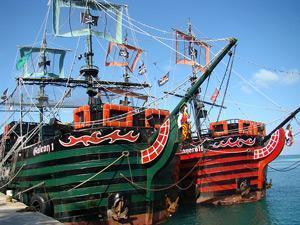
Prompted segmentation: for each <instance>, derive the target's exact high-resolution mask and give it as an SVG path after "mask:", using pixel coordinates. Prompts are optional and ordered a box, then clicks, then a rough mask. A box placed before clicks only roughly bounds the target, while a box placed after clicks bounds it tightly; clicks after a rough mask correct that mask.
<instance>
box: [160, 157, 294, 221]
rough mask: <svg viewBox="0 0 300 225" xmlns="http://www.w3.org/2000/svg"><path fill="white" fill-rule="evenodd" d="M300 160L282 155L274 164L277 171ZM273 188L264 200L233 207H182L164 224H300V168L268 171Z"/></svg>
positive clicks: (272, 164)
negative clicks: (286, 170)
mask: <svg viewBox="0 0 300 225" xmlns="http://www.w3.org/2000/svg"><path fill="white" fill-rule="evenodd" d="M297 161H299V162H300V157H299V156H283V157H279V158H278V159H276V160H275V161H274V162H272V163H271V166H272V167H274V168H276V169H281V168H286V167H289V166H290V165H292V163H295V162H297ZM268 178H269V179H272V183H273V187H272V188H271V189H269V190H268V193H267V196H266V198H265V199H263V200H261V201H258V202H253V203H245V204H239V205H233V206H199V205H198V206H180V208H179V210H178V213H177V214H176V215H175V216H174V217H173V218H171V219H170V220H169V221H168V222H167V223H165V225H286V224H287V225H299V224H300V166H299V167H297V168H295V169H293V170H291V171H288V172H278V171H274V170H273V171H272V170H271V169H270V170H269V171H268Z"/></svg>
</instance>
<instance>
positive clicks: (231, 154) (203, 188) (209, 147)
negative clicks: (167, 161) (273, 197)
mask: <svg viewBox="0 0 300 225" xmlns="http://www.w3.org/2000/svg"><path fill="white" fill-rule="evenodd" d="M241 122H242V123H243V122H244V121H242V120H240V123H241ZM222 123H223V124H222ZM249 123H250V124H251V126H252V125H254V126H256V127H257V126H259V125H258V123H255V122H252V121H250V122H249ZM213 124H215V125H219V124H222V125H224V124H226V126H227V123H225V122H224V121H221V122H218V123H213ZM254 126H252V128H253V127H254ZM263 126H264V125H263ZM211 127H212V126H211ZM212 130H213V128H212ZM224 132H225V133H224ZM229 133H230V131H229ZM264 133H265V131H264V130H261V132H257V129H249V130H247V131H246V132H245V131H242V130H240V132H238V133H237V134H231V135H228V130H225V131H224V130H223V131H219V132H214V131H213V136H214V138H212V139H209V140H208V139H207V141H204V143H202V144H199V145H197V144H195V143H192V142H190V143H186V144H185V145H183V146H182V147H181V148H180V151H179V152H177V153H176V155H177V160H178V161H177V165H178V168H179V169H178V170H179V171H180V176H179V178H180V179H182V183H181V186H182V187H188V186H189V185H190V186H189V189H188V190H187V191H185V192H184V193H183V196H184V197H183V198H184V200H185V201H186V202H189V203H198V204H215V205H231V204H237V203H242V202H253V201H258V200H260V199H261V198H263V197H264V196H265V194H266V189H267V188H268V187H270V184H268V182H267V169H268V168H267V167H268V164H269V163H270V162H272V161H273V160H274V159H276V157H277V156H279V154H280V153H281V151H282V149H283V148H284V145H285V132H284V130H283V128H280V129H278V130H277V131H276V132H274V133H273V135H272V136H271V137H270V139H269V140H268V142H266V143H265V144H263V138H264V137H265V134H264Z"/></svg>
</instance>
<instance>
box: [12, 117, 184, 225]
mask: <svg viewBox="0 0 300 225" xmlns="http://www.w3.org/2000/svg"><path fill="white" fill-rule="evenodd" d="M177 130H178V129H177V126H176V123H175V122H172V123H171V130H170V134H169V137H168V141H167V143H166V146H165V148H164V150H163V152H162V153H161V155H160V156H159V157H158V158H157V159H156V160H155V161H153V162H151V163H150V164H149V165H148V164H142V163H141V151H142V150H143V149H145V148H147V147H149V146H150V145H151V143H146V142H145V141H143V140H144V139H143V138H142V137H140V139H139V140H142V141H137V143H124V141H123V142H122V141H121V142H118V141H116V142H115V143H112V144H109V143H104V144H102V143H101V144H99V145H94V146H82V144H76V145H74V147H72V148H71V147H69V148H65V147H62V146H60V145H59V140H58V139H59V138H57V139H52V140H47V141H46V142H45V143H42V144H40V146H43V145H47V144H48V145H49V144H50V143H54V146H55V149H54V150H53V151H50V152H44V153H42V154H39V155H35V156H34V155H33V151H34V148H31V149H27V150H26V151H25V150H22V151H21V152H20V154H19V158H18V160H17V163H16V168H15V172H17V171H20V172H19V173H18V175H17V177H16V178H15V179H14V181H13V182H12V184H11V185H10V187H9V188H11V189H13V190H14V194H17V193H20V192H23V191H25V192H24V193H22V194H21V195H20V196H21V199H23V201H24V202H25V203H27V204H30V199H31V198H32V196H33V195H39V196H42V197H43V198H44V199H45V201H46V202H47V203H49V205H50V207H52V213H53V214H52V216H53V217H54V218H56V219H58V220H59V221H61V222H66V223H67V222H76V223H77V222H82V221H85V222H95V223H101V222H103V223H107V222H108V221H110V220H111V218H110V216H109V215H108V214H109V213H108V212H109V210H110V209H111V207H112V204H113V201H114V198H113V197H114V196H115V195H116V194H119V195H121V196H122V197H123V198H124V199H125V202H126V205H127V206H128V215H129V217H128V221H129V222H131V223H133V224H140V221H141V220H144V224H152V223H157V222H161V221H162V220H164V219H166V218H167V216H169V215H167V214H168V213H167V212H166V204H165V196H166V195H167V196H171V197H172V199H173V198H176V197H177V191H176V189H174V188H166V189H165V190H158V189H160V188H161V187H167V186H170V185H172V184H173V183H174V182H175V180H174V177H173V176H168V175H166V176H164V179H159V180H156V179H155V178H156V177H157V175H159V174H160V175H163V174H164V173H165V172H166V171H168V173H169V172H170V171H173V169H174V168H173V165H172V164H171V163H170V162H171V159H172V156H173V153H174V151H176V148H177V144H176V141H177ZM59 146H60V147H59ZM124 152H126V153H127V152H128V156H127V155H124ZM122 155H123V156H122ZM95 175H96V176H95ZM160 177H161V176H160ZM91 178H92V179H91ZM41 182H42V184H41ZM36 185H37V187H35V188H33V189H31V190H28V189H30V188H32V187H34V186H36ZM155 189H157V190H155ZM27 190H28V191H27ZM161 212H164V213H163V215H164V216H162V213H161ZM135 216H138V217H139V220H137V221H136V222H135V221H134V220H132V221H131V219H132V218H134V217H135ZM164 217H165V218H164ZM140 218H142V219H140ZM111 221H113V223H114V222H116V221H114V220H111ZM123 222H124V221H123Z"/></svg>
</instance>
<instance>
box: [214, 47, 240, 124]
mask: <svg viewBox="0 0 300 225" xmlns="http://www.w3.org/2000/svg"><path fill="white" fill-rule="evenodd" d="M235 50H236V45H235V46H234V49H233V51H232V53H231V54H232V57H230V59H231V62H230V66H229V73H228V79H227V83H226V86H225V91H224V94H223V99H222V103H221V107H220V110H219V114H218V117H217V121H219V119H220V116H221V112H222V109H223V106H224V101H225V97H226V94H227V90H228V86H229V81H230V77H231V71H232V66H233V61H234V56H235ZM230 59H229V60H230ZM226 70H227V68H226ZM225 73H226V72H225Z"/></svg>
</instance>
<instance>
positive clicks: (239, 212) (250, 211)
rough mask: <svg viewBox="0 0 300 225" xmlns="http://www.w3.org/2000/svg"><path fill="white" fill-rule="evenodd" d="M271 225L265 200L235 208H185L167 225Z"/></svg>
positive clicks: (273, 222) (272, 222)
mask: <svg viewBox="0 0 300 225" xmlns="http://www.w3.org/2000/svg"><path fill="white" fill-rule="evenodd" d="M171 224H172V225H179V224H180V225H192V224H194V225H225V224H226V225H227V224H230V225H269V224H277V223H276V221H272V218H271V217H270V213H269V211H268V205H267V202H266V201H265V200H262V201H259V202H255V203H245V204H239V205H233V206H183V207H181V208H179V211H178V214H176V215H175V216H174V217H173V218H171V220H170V221H169V222H168V223H166V225H171Z"/></svg>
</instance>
